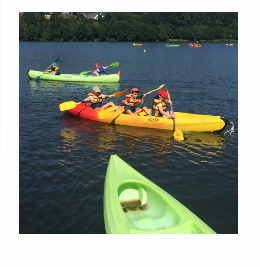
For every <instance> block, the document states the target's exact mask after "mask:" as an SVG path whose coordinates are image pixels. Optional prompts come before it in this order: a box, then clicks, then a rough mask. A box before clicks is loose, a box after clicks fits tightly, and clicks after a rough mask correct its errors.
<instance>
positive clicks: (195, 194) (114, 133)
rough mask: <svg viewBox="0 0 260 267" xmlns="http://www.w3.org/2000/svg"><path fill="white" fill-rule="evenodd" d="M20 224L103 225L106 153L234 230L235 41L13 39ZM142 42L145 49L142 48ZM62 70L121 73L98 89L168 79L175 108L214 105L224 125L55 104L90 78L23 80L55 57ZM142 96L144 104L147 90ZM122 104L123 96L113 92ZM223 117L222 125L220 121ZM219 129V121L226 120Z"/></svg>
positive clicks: (26, 227)
mask: <svg viewBox="0 0 260 267" xmlns="http://www.w3.org/2000/svg"><path fill="white" fill-rule="evenodd" d="M19 47H20V50H19V56H20V64H19V68H20V76H19V79H20V80H19V89H20V92H19V101H20V104H19V173H20V175H19V232H20V233H21V234H69V233H73V234H105V226H104V218H103V191H104V179H105V174H106V168H107V164H108V160H109V157H110V155H111V154H117V155H118V156H119V157H121V158H122V159H123V160H125V161H126V162H127V163H128V164H130V165H131V166H133V167H134V168H135V169H136V170H137V171H139V172H140V173H141V174H143V175H144V176H146V177H147V178H148V179H150V180H151V181H153V182H154V183H156V184H157V185H159V186H160V187H161V188H163V189H164V190H166V191H167V192H168V193H169V194H171V195H172V196H173V197H175V198H176V199H177V200H178V201H180V202H181V203H182V204H184V205H185V206H186V207H187V208H189V209H190V210H191V211H192V212H193V213H195V214H196V215H197V216H198V217H199V218H201V219H202V220H203V221H204V222H205V223H207V224H208V225H209V226H210V227H211V228H212V229H214V230H215V231H216V232H217V233H218V234H236V233H238V44H234V46H233V47H226V45H225V43H205V44H203V45H202V47H201V48H190V47H188V44H187V43H181V45H180V47H169V48H167V47H164V44H163V43H144V44H143V45H142V46H141V47H135V46H132V45H131V43H76V42H75V43H73V42H72V43H29V42H20V44H19ZM144 50H146V52H144ZM57 58H59V61H58V64H59V66H60V69H61V72H62V73H80V72H82V71H86V70H92V69H93V63H95V62H98V63H101V64H102V65H109V64H111V63H112V62H116V61H118V62H120V65H119V66H118V67H114V68H113V67H110V68H108V69H107V73H116V72H117V71H118V70H120V71H121V79H122V81H121V82H120V83H110V84H109V83H107V84H98V85H99V87H100V88H101V89H102V91H103V93H105V94H113V93H115V92H120V91H123V90H125V89H131V88H132V87H138V88H139V89H140V90H141V92H142V93H145V92H148V91H150V90H152V89H156V88H157V87H159V86H160V85H161V84H166V86H167V88H168V89H169V91H170V93H171V98H172V100H173V108H174V110H175V111H181V112H189V113H197V114H208V115H219V116H224V117H226V118H227V119H228V120H229V121H232V122H233V123H234V125H235V132H234V133H233V134H232V135H231V136H230V135H229V134H226V135H223V134H213V133H194V132H190V133H185V140H184V141H183V142H177V141H175V140H174V138H173V137H172V133H171V132H169V131H160V130H157V129H142V128H135V127H127V126H120V125H110V124H104V123H100V122H95V121H89V120H84V119H79V118H76V117H73V116H71V115H69V114H65V113H64V112H61V111H60V110H59V104H60V103H62V102H65V101H76V102H80V101H82V100H83V99H84V98H85V97H86V95H87V94H88V93H89V92H90V91H91V89H92V86H93V84H82V83H66V82H48V81H41V80H39V81H38V82H36V81H35V80H30V79H29V77H28V76H27V72H28V70H30V69H33V70H42V71H43V70H44V69H46V68H47V67H48V66H49V65H50V64H51V63H52V62H53V61H54V60H55V59H57ZM154 95H156V92H155V93H154V94H150V95H149V96H147V97H146V98H145V101H146V105H147V106H149V107H150V105H151V103H152V98H153V96H154ZM111 100H113V102H114V103H115V104H121V101H122V100H123V98H122V97H114V98H113V99H111ZM229 128H230V126H228V129H229ZM228 129H227V130H228Z"/></svg>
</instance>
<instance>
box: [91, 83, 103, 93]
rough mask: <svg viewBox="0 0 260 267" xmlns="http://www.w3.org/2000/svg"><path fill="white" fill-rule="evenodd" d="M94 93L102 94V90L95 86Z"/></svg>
mask: <svg viewBox="0 0 260 267" xmlns="http://www.w3.org/2000/svg"><path fill="white" fill-rule="evenodd" d="M93 92H96V93H100V92H101V90H100V88H99V87H98V86H97V85H94V86H93Z"/></svg>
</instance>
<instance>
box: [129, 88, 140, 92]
mask: <svg viewBox="0 0 260 267" xmlns="http://www.w3.org/2000/svg"><path fill="white" fill-rule="evenodd" d="M132 92H140V90H139V89H138V88H132V90H131V93H132Z"/></svg>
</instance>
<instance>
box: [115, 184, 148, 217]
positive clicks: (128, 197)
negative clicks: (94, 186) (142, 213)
mask: <svg viewBox="0 0 260 267" xmlns="http://www.w3.org/2000/svg"><path fill="white" fill-rule="evenodd" d="M119 201H120V204H121V206H122V208H123V210H124V211H125V212H127V210H138V209H139V210H144V209H145V208H146V206H147V194H146V191H145V190H144V189H143V188H142V187H140V188H139V189H135V188H127V189H125V190H123V191H122V192H121V193H120V195H119Z"/></svg>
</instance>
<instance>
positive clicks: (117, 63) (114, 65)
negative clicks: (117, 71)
mask: <svg viewBox="0 0 260 267" xmlns="http://www.w3.org/2000/svg"><path fill="white" fill-rule="evenodd" d="M109 66H110V67H117V66H119V62H113V63H111V64H110V65H109Z"/></svg>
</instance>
